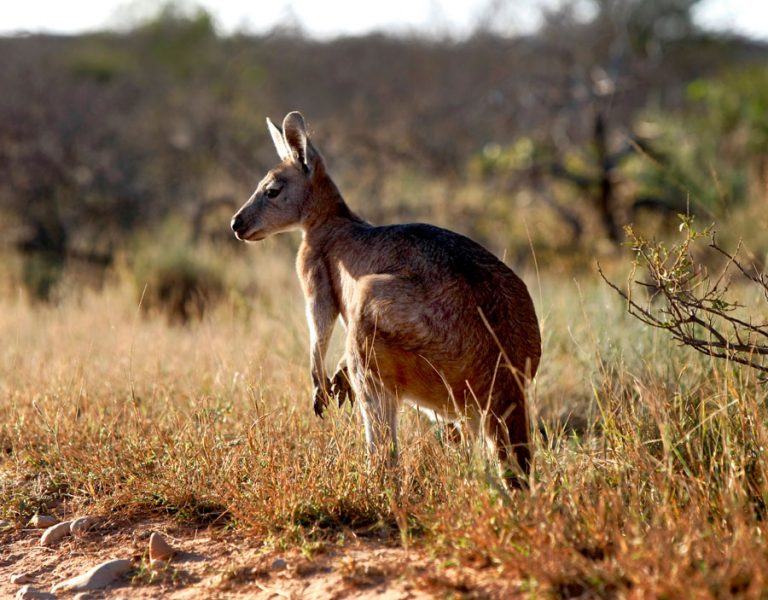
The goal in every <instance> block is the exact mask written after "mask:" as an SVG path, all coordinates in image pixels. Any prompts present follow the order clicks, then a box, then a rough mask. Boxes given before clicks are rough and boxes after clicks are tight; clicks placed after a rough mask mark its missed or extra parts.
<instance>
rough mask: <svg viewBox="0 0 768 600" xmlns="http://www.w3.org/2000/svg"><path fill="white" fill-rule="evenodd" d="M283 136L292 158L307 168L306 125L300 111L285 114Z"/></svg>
mask: <svg viewBox="0 0 768 600" xmlns="http://www.w3.org/2000/svg"><path fill="white" fill-rule="evenodd" d="M283 137H284V138H285V143H286V145H287V146H288V148H290V152H291V153H292V154H293V158H294V160H295V161H296V162H298V163H299V164H301V165H302V166H303V167H304V169H307V170H308V169H309V166H310V165H309V164H308V161H307V141H308V140H307V126H306V124H305V123H304V117H302V116H301V113H300V112H296V111H294V112H290V113H288V114H287V115H285V119H283Z"/></svg>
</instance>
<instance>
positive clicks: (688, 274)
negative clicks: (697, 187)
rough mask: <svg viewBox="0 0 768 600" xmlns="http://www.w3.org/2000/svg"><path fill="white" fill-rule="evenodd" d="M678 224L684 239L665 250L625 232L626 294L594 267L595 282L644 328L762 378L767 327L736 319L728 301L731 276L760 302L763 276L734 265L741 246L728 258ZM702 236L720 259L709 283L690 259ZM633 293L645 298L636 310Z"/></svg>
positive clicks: (766, 284) (767, 359)
mask: <svg viewBox="0 0 768 600" xmlns="http://www.w3.org/2000/svg"><path fill="white" fill-rule="evenodd" d="M681 219H682V224H681V226H680V230H681V231H682V232H683V233H684V238H683V240H682V241H681V242H679V243H677V244H674V245H672V246H671V247H669V248H667V247H666V246H665V245H664V244H663V243H660V242H655V241H653V242H651V241H648V240H646V239H644V238H642V237H641V236H639V235H637V234H636V233H635V232H634V231H633V230H632V228H631V227H627V228H626V232H627V239H628V243H629V244H631V246H632V249H633V250H634V252H635V262H634V263H633V267H632V271H631V272H630V274H629V277H628V279H627V284H626V289H623V288H621V287H619V286H618V285H616V284H615V283H613V282H612V281H610V280H609V279H608V277H607V276H606V275H605V273H604V272H603V270H602V268H601V267H600V265H599V264H598V271H599V273H600V276H601V277H602V278H603V281H605V282H606V283H607V284H608V285H609V286H610V287H611V288H612V289H613V290H614V291H615V292H617V293H618V294H619V295H620V296H621V297H622V298H623V299H624V301H625V302H626V304H627V312H628V313H629V314H631V315H632V316H633V317H635V318H637V319H638V320H640V321H641V322H643V323H645V324H646V325H650V326H652V327H656V328H659V329H663V330H665V331H668V332H669V333H670V335H671V336H672V337H673V338H674V339H675V340H677V341H678V342H680V343H681V344H682V345H685V346H690V347H691V348H693V349H694V350H696V351H698V352H701V353H702V354H706V355H708V356H713V357H715V358H723V359H726V360H729V361H731V362H734V363H737V364H741V365H745V366H748V367H750V368H752V369H755V370H757V371H759V372H761V373H766V374H768V325H767V324H765V323H754V322H753V321H752V320H751V319H748V318H744V317H740V316H737V315H738V310H739V309H744V306H743V305H742V304H740V303H739V302H737V301H734V300H732V299H731V298H730V284H731V273H732V272H733V271H734V270H736V271H738V272H739V273H741V274H742V275H743V276H744V277H745V279H746V280H747V281H748V282H750V284H754V285H756V286H758V289H759V290H760V291H761V293H762V295H763V297H764V298H765V299H766V301H768V276H766V274H765V273H762V272H761V271H760V270H759V269H758V268H757V267H756V266H755V265H754V264H753V265H752V266H751V267H750V268H748V267H746V266H745V265H744V264H743V263H742V262H741V261H740V260H739V253H740V252H741V251H742V250H743V248H742V245H741V243H739V245H738V247H737V249H736V251H735V252H733V253H730V252H728V251H727V250H725V249H723V248H722V247H720V246H719V245H718V244H717V242H716V239H715V235H714V233H712V232H710V231H709V230H705V231H702V232H699V231H696V230H694V229H693V227H692V219H691V218H690V217H685V216H681ZM705 236H711V241H710V243H709V245H708V248H710V249H712V250H714V251H716V252H717V253H719V254H720V255H721V256H723V257H725V258H726V264H725V265H724V266H723V267H722V269H720V270H719V271H718V273H717V275H716V277H711V276H710V274H709V272H708V270H707V269H706V268H705V267H704V265H702V264H701V263H700V262H698V261H697V260H695V259H694V256H693V253H692V248H693V246H694V245H695V244H696V243H697V242H698V241H699V240H700V239H701V238H703V237H705ZM638 268H642V269H643V271H644V272H645V280H639V279H637V277H636V274H637V269H638ZM635 288H638V289H641V290H644V291H645V292H646V298H647V300H646V302H645V303H644V304H642V305H641V304H640V303H639V302H638V301H637V300H635V296H633V289H635Z"/></svg>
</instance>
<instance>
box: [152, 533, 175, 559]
mask: <svg viewBox="0 0 768 600" xmlns="http://www.w3.org/2000/svg"><path fill="white" fill-rule="evenodd" d="M174 552H175V551H174V549H173V547H172V546H171V545H170V544H169V543H168V542H166V541H165V538H164V537H163V536H162V535H160V534H159V533H158V532H157V531H155V532H153V533H152V535H151V536H150V537H149V560H150V561H154V560H161V561H167V560H169V559H170V558H171V557H172V556H173V555H174Z"/></svg>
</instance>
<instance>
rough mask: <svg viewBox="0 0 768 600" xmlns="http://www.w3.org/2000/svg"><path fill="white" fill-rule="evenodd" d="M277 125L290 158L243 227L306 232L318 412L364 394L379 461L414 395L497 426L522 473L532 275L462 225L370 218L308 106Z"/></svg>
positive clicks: (533, 340)
mask: <svg viewBox="0 0 768 600" xmlns="http://www.w3.org/2000/svg"><path fill="white" fill-rule="evenodd" d="M267 127H268V129H269V132H270V134H271V136H272V141H273V142H274V145H275V148H276V149H277V154H278V156H279V157H280V160H281V162H280V163H279V164H278V165H277V166H276V167H275V168H273V169H272V170H271V171H269V173H267V175H266V177H264V179H262V180H261V182H260V183H259V184H258V187H257V188H256V191H255V192H254V193H253V195H252V196H251V197H250V198H249V199H248V201H247V202H246V203H245V204H244V205H243V207H242V208H241V209H240V210H239V211H238V212H237V213H236V214H235V216H234V217H233V218H232V223H231V226H232V230H233V231H234V233H235V235H236V237H237V238H238V239H240V240H243V241H248V242H255V241H258V240H263V239H264V238H266V237H268V236H270V235H273V234H275V233H280V232H284V231H291V230H296V229H300V230H301V232H302V242H301V246H300V248H299V251H298V256H297V261H296V270H297V273H298V276H299V280H300V282H301V287H302V290H303V293H304V297H305V300H306V316H307V322H308V324H309V335H310V372H311V377H312V386H313V404H314V411H315V413H316V414H317V415H318V416H320V417H322V415H323V411H324V409H325V408H326V406H327V404H328V402H329V400H330V399H331V398H332V397H336V398H337V399H338V401H339V405H341V403H342V402H343V401H344V399H345V397H346V396H349V397H350V402H352V400H353V398H354V397H356V398H358V399H359V401H358V404H359V406H360V410H361V413H362V417H363V422H364V425H365V437H366V442H367V447H368V455H369V460H371V459H380V460H388V461H389V463H390V464H391V463H394V462H396V460H397V433H396V432H397V413H398V409H399V407H400V404H401V402H402V401H404V400H405V401H408V402H410V403H413V404H415V405H417V406H419V407H420V408H421V409H425V411H426V412H427V413H430V414H433V415H437V416H439V417H441V418H443V419H446V420H448V421H453V422H464V423H466V424H468V425H469V426H470V428H471V429H473V430H474V431H475V432H477V433H479V434H480V435H482V436H484V438H485V439H486V441H487V442H488V444H489V445H490V446H491V447H492V448H493V449H494V450H495V452H496V454H497V456H498V458H499V460H500V462H501V465H502V468H507V475H506V477H507V480H508V482H510V483H511V484H512V485H519V483H520V482H519V476H520V474H522V475H524V476H525V477H527V474H528V472H529V468H530V461H531V451H530V448H529V443H528V419H527V414H526V402H525V393H524V388H525V384H526V382H527V381H528V380H529V379H530V378H532V377H533V376H534V375H535V374H536V369H537V368H538V365H539V359H540V356H541V337H540V333H539V325H538V320H537V318H536V312H535V310H534V306H533V302H532V300H531V297H530V294H529V293H528V289H527V288H526V286H525V284H524V283H523V281H522V280H521V279H520V278H519V277H518V276H517V275H516V274H515V273H514V272H513V271H512V270H511V269H509V268H508V267H507V266H506V265H504V263H502V262H501V261H500V260H499V259H497V258H496V257H495V256H494V255H493V254H491V253H490V252H489V251H488V250H486V249H485V248H483V247H482V246H480V245H479V244H477V243H476V242H474V241H472V240H470V239H468V238H466V237H464V236H462V235H459V234H457V233H454V232H452V231H448V230H445V229H441V228H439V227H435V226H432V225H425V224H408V225H384V226H375V225H372V224H370V223H368V222H366V221H365V220H363V219H362V218H360V217H359V216H358V215H356V214H355V213H354V212H352V211H351V210H350V208H349V207H348V206H347V204H346V202H345V201H344V199H343V198H342V196H341V193H340V192H339V190H338V188H337V187H336V185H335V183H334V182H333V180H332V179H331V177H330V176H329V174H328V172H327V170H326V165H325V161H324V160H323V158H322V156H321V155H320V153H319V152H318V151H317V149H316V148H315V147H314V145H313V144H312V142H311V141H310V139H309V136H308V134H307V128H306V125H305V122H304V118H303V117H302V115H301V114H300V113H298V112H291V113H289V114H288V115H287V116H286V117H285V119H284V120H283V127H282V130H281V129H280V128H279V127H277V126H276V125H275V124H274V123H272V121H270V120H269V119H267ZM338 317H341V319H342V321H343V323H344V325H345V327H346V343H345V350H344V356H343V358H342V360H341V362H340V363H339V367H338V370H337V371H336V373H335V375H334V377H333V379H332V380H331V379H329V378H328V377H327V375H326V368H325V362H324V361H325V355H326V351H327V349H328V344H329V340H330V337H331V332H332V331H333V327H334V325H335V323H336V320H337V319H338ZM511 459H514V462H513V461H512V460H511ZM515 462H516V463H517V468H515V465H514V463H515Z"/></svg>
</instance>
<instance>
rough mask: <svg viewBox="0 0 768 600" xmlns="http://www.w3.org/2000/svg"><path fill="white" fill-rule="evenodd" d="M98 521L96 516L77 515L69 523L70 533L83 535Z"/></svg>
mask: <svg viewBox="0 0 768 600" xmlns="http://www.w3.org/2000/svg"><path fill="white" fill-rule="evenodd" d="M98 521H99V518H98V517H78V518H77V519H75V520H74V521H71V522H70V524H69V532H70V533H71V534H72V535H83V534H84V533H85V532H86V531H88V530H89V529H90V528H91V527H93V526H94V525H95V524H96V523H97V522H98Z"/></svg>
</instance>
